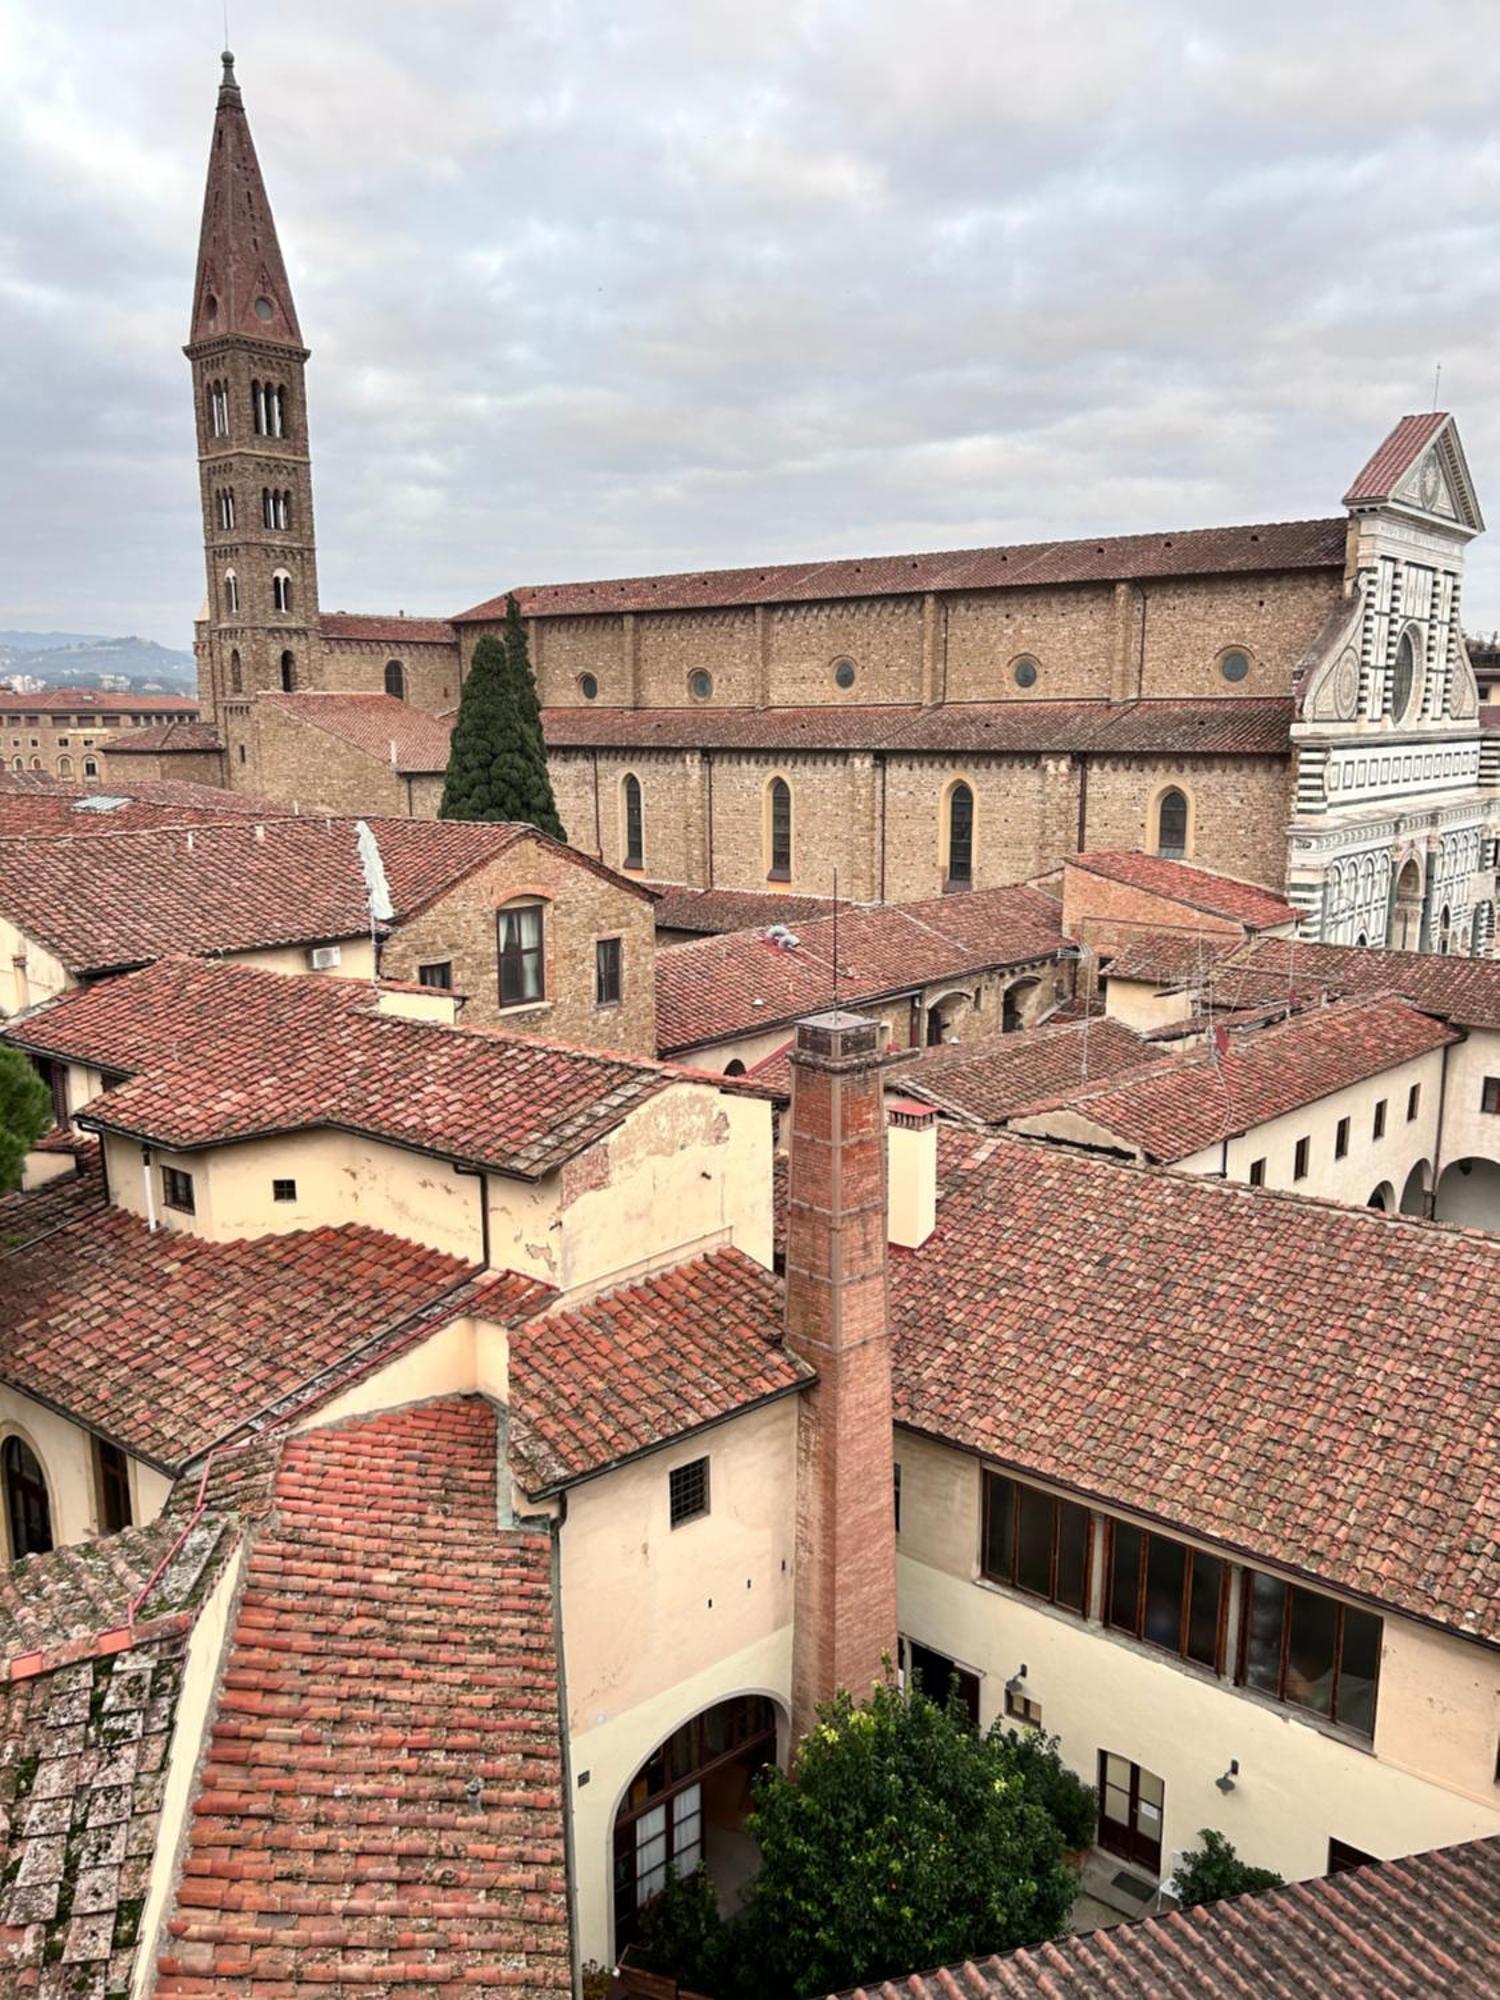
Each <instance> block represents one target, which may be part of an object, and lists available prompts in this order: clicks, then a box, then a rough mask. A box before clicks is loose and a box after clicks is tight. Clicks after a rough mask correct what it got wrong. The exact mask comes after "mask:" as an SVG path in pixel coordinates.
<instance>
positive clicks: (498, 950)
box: [495, 903, 547, 1008]
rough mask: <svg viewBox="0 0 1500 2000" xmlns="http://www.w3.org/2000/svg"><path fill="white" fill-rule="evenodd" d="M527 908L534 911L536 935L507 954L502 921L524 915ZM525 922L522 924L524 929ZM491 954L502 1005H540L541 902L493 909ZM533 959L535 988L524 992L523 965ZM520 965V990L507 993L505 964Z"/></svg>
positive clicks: (543, 970)
mask: <svg viewBox="0 0 1500 2000" xmlns="http://www.w3.org/2000/svg"><path fill="white" fill-rule="evenodd" d="M528 911H533V912H535V915H536V926H537V935H536V942H535V944H521V945H519V946H518V947H517V949H516V950H515V951H514V952H513V953H511V954H510V957H509V958H507V956H506V951H505V935H504V933H505V921H506V919H507V917H513V916H519V917H524V916H525V915H526V913H527V912H528ZM524 928H525V926H524V924H523V925H522V929H523V930H524ZM495 955H496V978H497V982H498V991H499V995H500V1005H501V1006H502V1007H506V1008H509V1007H540V1006H541V1005H542V1003H543V1002H544V1001H545V1000H546V998H547V910H546V905H545V904H544V903H506V904H504V905H503V906H502V907H501V908H500V909H498V910H497V911H496V912H495ZM533 959H534V960H535V962H536V991H535V993H527V992H525V990H524V989H525V986H526V979H525V968H526V965H527V963H528V962H529V961H531V960H533ZM508 964H509V965H513V966H514V965H519V967H520V968H521V979H520V985H521V988H522V989H523V990H522V991H521V992H520V993H518V994H514V995H511V996H509V997H508V996H507V994H506V991H505V984H506V978H505V975H506V967H507V965H508Z"/></svg>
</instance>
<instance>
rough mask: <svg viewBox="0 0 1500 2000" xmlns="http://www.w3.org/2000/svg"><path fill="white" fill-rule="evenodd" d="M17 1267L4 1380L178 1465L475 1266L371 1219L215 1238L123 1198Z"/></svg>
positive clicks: (0, 1330) (385, 1333) (8, 1310)
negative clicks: (375, 1225) (125, 1206)
mask: <svg viewBox="0 0 1500 2000" xmlns="http://www.w3.org/2000/svg"><path fill="white" fill-rule="evenodd" d="M4 1268H5V1312H4V1317H3V1321H0V1380H4V1381H6V1382H8V1383H9V1384H10V1385H11V1386H12V1387H14V1388H17V1389H20V1390H22V1391H23V1392H25V1393H26V1394H28V1395H33V1396H38V1397H40V1398H42V1399H43V1400H44V1401H46V1402H49V1403H52V1404H54V1405H56V1406H57V1407H59V1408H61V1409H64V1410H66V1411H67V1412H68V1413H69V1415H70V1416H72V1417H73V1418H74V1419H75V1420H76V1421H77V1422H78V1423H81V1424H83V1425H85V1426H86V1427H87V1428H89V1429H91V1430H95V1431H98V1432H100V1433H102V1434H103V1435H104V1436H105V1437H107V1438H110V1439H112V1440H113V1441H114V1442H116V1443H118V1444H121V1445H123V1446H125V1447H126V1448H127V1449H128V1450H130V1451H132V1452H135V1453H136V1454H138V1455H139V1456H142V1457H145V1458H148V1459H150V1460H152V1461H153V1462H154V1463H156V1464H158V1465H162V1466H166V1467H168V1468H172V1469H176V1468H178V1467H180V1466H182V1465H183V1464H185V1463H186V1462H187V1461H189V1460H190V1459H192V1458H193V1457H195V1456H196V1455H197V1454H198V1453H200V1452H202V1451H204V1450H206V1449H207V1448H208V1446H209V1445H211V1444H213V1443H214V1442H215V1441H216V1440H217V1439H219V1438H221V1437H224V1436H227V1435H228V1434H230V1433H232V1432H234V1431H236V1430H238V1429H239V1428H240V1427H241V1426H242V1425H244V1424H246V1423H247V1422H249V1421H250V1420H251V1419H253V1418H256V1417H259V1416H260V1415H261V1414H262V1413H263V1412H265V1411H267V1410H268V1409H270V1408H271V1407H272V1406H274V1405H275V1404H276V1403H277V1402H278V1401H279V1400H281V1399H283V1398H285V1397H287V1396H289V1395H290V1394H291V1393H292V1392H293V1391H294V1390H295V1389H297V1388H298V1387H299V1386H301V1385H304V1384H307V1383H310V1382H311V1381H312V1379H313V1378H314V1377H315V1376H318V1375H320V1374H321V1373H322V1372H323V1371H324V1370H326V1369H329V1368H331V1367H333V1366H335V1365H336V1364H338V1363H340V1362H343V1361H346V1360H347V1359H349V1358H350V1357H351V1356H352V1355H353V1354H355V1353H356V1352H357V1351H358V1350H361V1349H362V1348H363V1347H364V1346H365V1344H366V1343H367V1342H368V1343H374V1342H376V1341H381V1340H383V1339H385V1338H386V1337H392V1338H394V1337H395V1336H396V1335H397V1334H398V1332H399V1330H400V1329H401V1328H402V1326H403V1324H404V1322H405V1321H407V1320H408V1319H409V1318H410V1316H411V1315H413V1314H415V1313H417V1312H419V1311H420V1310H421V1309H422V1308H424V1307H430V1306H433V1305H436V1304H438V1303H439V1302H440V1301H441V1300H442V1299H443V1298H444V1297H445V1296H446V1295H447V1294H449V1293H451V1292H452V1291H453V1290H454V1288H455V1287H457V1286H458V1285H460V1284H461V1283H462V1282H463V1280H464V1278H465V1276H466V1271H465V1267H464V1266H463V1265H462V1264H460V1263H459V1261H458V1260H457V1259H456V1258H454V1257H445V1256H442V1255H440V1254H439V1253H438V1252H437V1251H435V1250H426V1249H423V1248H421V1247H420V1246H419V1245H417V1244H414V1243H409V1242H406V1241H404V1240H403V1239H401V1238H399V1237H395V1236H388V1235H385V1234H383V1233H382V1232H381V1231H379V1230H375V1229H367V1228H365V1227H363V1226H362V1225H358V1224H345V1225H343V1226H342V1227H339V1228H323V1229H309V1230H296V1231H292V1232H289V1233H288V1234H286V1235H284V1236H267V1237H261V1238H258V1239H256V1240H253V1241H249V1242H233V1243H213V1242H209V1241H207V1240H205V1239H204V1238H202V1237H198V1236H191V1235H189V1234H187V1233H186V1232H185V1231H179V1230H173V1229H158V1230H157V1231H156V1232H155V1233H154V1234H153V1233H152V1232H151V1231H149V1230H148V1228H147V1226H146V1224H145V1223H144V1222H142V1221H138V1220H137V1219H136V1218H135V1217H134V1216H132V1215H128V1214H126V1213H125V1212H124V1211H123V1210H121V1209H111V1210H109V1211H108V1212H107V1213H106V1214H103V1215H94V1216H90V1217H88V1218H87V1219H86V1220H84V1221H82V1222H79V1223H77V1224H75V1225H74V1226H73V1227H72V1228H69V1229H65V1230H62V1231H60V1232H59V1233H57V1234H55V1235H53V1236H50V1237H48V1238H47V1239H46V1240H45V1241H43V1242H41V1243H38V1244H35V1245H33V1246H32V1248H30V1249H29V1250H27V1251H26V1252H25V1253H24V1255H21V1256H16V1257H12V1258H10V1259H8V1260H7V1261H6V1263H5V1266H4Z"/></svg>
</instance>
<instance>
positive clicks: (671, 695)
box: [549, 611, 760, 708]
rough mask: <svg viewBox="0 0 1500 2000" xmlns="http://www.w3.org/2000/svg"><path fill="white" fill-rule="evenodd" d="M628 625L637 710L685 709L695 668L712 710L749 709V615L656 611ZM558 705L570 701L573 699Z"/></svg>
mask: <svg viewBox="0 0 1500 2000" xmlns="http://www.w3.org/2000/svg"><path fill="white" fill-rule="evenodd" d="M631 622H632V628H633V644H634V648H635V652H636V658H637V662H638V666H637V683H636V684H637V686H638V688H639V695H638V697H637V698H638V700H639V701H640V703H641V704H642V705H643V706H645V707H647V708H683V707H686V706H687V704H688V703H689V702H690V701H691V700H692V699H693V697H692V696H691V695H690V694H689V692H688V679H689V677H690V675H692V674H694V673H696V672H697V671H698V669H699V668H700V667H706V668H707V669H708V671H709V672H710V673H711V674H712V675H713V678H714V694H713V700H714V705H715V706H717V707H724V708H753V707H754V706H755V704H756V701H757V699H758V697H759V690H760V672H759V666H758V652H757V644H756V636H755V635H756V620H755V613H754V612H753V611H705V612H692V611H678V612H672V611H661V612H655V613H642V614H639V615H637V616H636V617H635V618H634V619H633V620H632V621H631ZM549 667H550V660H549ZM549 698H550V697H549ZM560 699H562V700H569V699H573V700H576V699H577V695H576V692H575V693H574V694H573V695H572V696H569V695H562V696H561V697H560Z"/></svg>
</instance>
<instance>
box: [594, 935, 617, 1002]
mask: <svg viewBox="0 0 1500 2000" xmlns="http://www.w3.org/2000/svg"><path fill="white" fill-rule="evenodd" d="M620 960H621V952H620V940H619V939H618V938H617V937H612V938H600V939H599V940H598V941H597V942H596V944H595V946H594V1005H595V1006H596V1007H618V1006H619V1004H620V994H621V991H622V989H623V983H624V982H623V979H622V976H621V963H620Z"/></svg>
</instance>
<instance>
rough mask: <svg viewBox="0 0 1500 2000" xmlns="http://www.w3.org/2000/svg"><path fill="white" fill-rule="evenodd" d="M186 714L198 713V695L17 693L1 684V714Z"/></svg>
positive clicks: (84, 690)
mask: <svg viewBox="0 0 1500 2000" xmlns="http://www.w3.org/2000/svg"><path fill="white" fill-rule="evenodd" d="M90 711H92V712H93V713H94V714H96V715H182V716H195V715H196V714H197V713H198V703H197V699H196V698H195V697H194V696H192V695H186V694H110V693H106V692H105V691H104V690H103V689H101V688H47V689H46V690H44V691H42V692H38V693H35V694H16V693H14V692H13V691H12V690H11V689H9V688H6V687H0V715H5V716H12V715H20V714H25V715H56V714H58V713H59V712H64V713H66V714H68V715H73V714H75V713H76V714H78V715H87V714H89V713H90Z"/></svg>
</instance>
